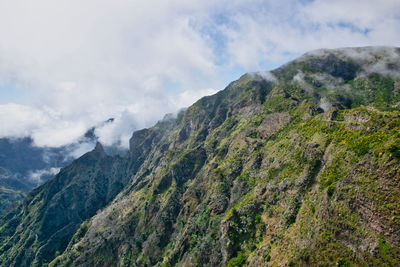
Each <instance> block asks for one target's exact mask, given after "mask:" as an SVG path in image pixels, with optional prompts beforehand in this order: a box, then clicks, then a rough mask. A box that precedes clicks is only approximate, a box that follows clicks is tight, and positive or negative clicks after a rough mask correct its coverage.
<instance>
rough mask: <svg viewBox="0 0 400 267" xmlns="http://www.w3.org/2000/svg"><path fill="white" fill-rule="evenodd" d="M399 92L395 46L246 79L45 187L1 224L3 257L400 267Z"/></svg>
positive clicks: (70, 262) (315, 59) (309, 57)
mask: <svg viewBox="0 0 400 267" xmlns="http://www.w3.org/2000/svg"><path fill="white" fill-rule="evenodd" d="M399 90H400V49H398V48H390V47H367V48H354V49H339V50H320V51H314V52H312V53H308V54H306V55H304V56H303V57H301V58H299V59H297V60H295V61H293V62H290V63H288V64H287V65H285V66H283V67H281V68H279V69H277V70H274V71H272V72H263V73H252V74H246V75H244V76H242V77H241V78H240V79H239V80H237V81H235V82H233V83H231V84H230V85H229V86H228V87H227V88H226V89H225V90H223V91H220V92H219V93H217V94H216V95H213V96H210V97H205V98H203V99H201V100H199V101H198V102H196V103H195V104H194V105H192V106H191V107H189V108H188V109H187V110H186V111H185V112H181V113H180V114H178V116H177V118H176V119H169V120H164V121H161V122H159V123H158V124H156V125H155V126H154V127H152V128H149V129H144V130H141V131H138V132H135V133H134V134H133V136H132V139H131V142H130V151H129V154H128V155H127V156H126V157H124V158H120V157H109V156H107V155H105V154H104V152H102V150H101V147H100V145H98V147H97V148H96V150H95V151H93V152H90V153H89V154H87V155H85V156H83V157H82V158H81V159H78V160H76V161H75V162H74V163H73V164H72V165H71V166H69V167H66V168H64V169H63V170H62V171H61V172H60V174H59V175H57V176H56V177H55V178H54V179H53V180H51V181H49V182H47V183H46V184H44V185H43V186H41V187H39V188H37V189H36V190H35V191H34V192H32V193H31V194H30V195H29V196H28V197H27V198H26V199H25V200H24V202H23V203H22V204H21V205H19V206H18V207H16V208H14V209H13V210H11V211H10V212H8V213H7V214H6V215H5V216H4V217H3V218H2V219H1V224H0V225H1V226H0V238H1V242H2V244H3V245H2V247H1V248H0V254H1V256H0V262H1V264H2V266H10V265H14V266H29V265H32V266H40V265H42V264H44V263H48V262H50V261H51V263H50V265H52V266H109V265H113V266H157V265H159V266H173V265H178V266H207V265H208V266H226V265H227V266H242V265H248V266H260V265H272V266H275V265H292V264H297V265H304V266H306V265H319V264H325V265H335V264H338V265H343V266H346V265H351V264H358V265H368V264H372V265H381V264H387V265H397V264H399V262H400V242H399V240H400V238H399V237H400V171H399V170H400V113H399V111H398V109H399V107H400V94H399ZM88 157H89V158H90V160H87V158H88ZM76 166H80V167H79V168H78V167H76ZM91 173H94V174H93V175H91ZM99 177H102V179H108V180H107V181H108V182H106V184H109V183H110V182H116V181H117V182H118V184H119V186H118V187H117V189H115V190H111V192H112V193H108V192H110V188H109V187H108V188H106V189H104V188H102V189H99V188H96V186H94V187H92V186H88V185H91V184H92V183H94V184H95V185H97V186H100V185H103V186H104V182H103V181H102V179H99ZM71 183H73V184H74V185H75V186H76V187H80V188H84V189H81V190H77V189H75V188H74V187H71ZM76 192H80V193H79V195H78V193H76ZM105 192H107V193H105ZM118 192H119V194H117V193H118ZM93 194H95V195H99V197H98V198H93ZM105 195H106V196H107V197H105ZM114 196H115V197H114ZM102 197H104V198H105V201H102V202H101V201H100V199H102ZM99 201H100V202H99ZM82 203H86V205H82ZM82 206H84V207H86V208H83V207H82ZM97 209H100V210H99V211H97ZM75 214H79V216H75ZM59 215H60V216H61V215H62V216H61V218H62V219H60V218H59V217H58V216H59ZM79 224H80V227H79ZM78 227H79V229H77V228H78ZM65 229H68V230H67V231H66V230H65ZM69 229H70V230H69ZM65 233H67V234H65ZM72 235H73V236H72ZM67 244H68V245H67Z"/></svg>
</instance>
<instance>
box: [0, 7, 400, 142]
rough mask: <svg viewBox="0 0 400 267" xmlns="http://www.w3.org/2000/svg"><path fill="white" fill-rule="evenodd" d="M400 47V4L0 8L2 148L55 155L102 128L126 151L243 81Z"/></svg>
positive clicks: (102, 137) (105, 135)
mask: <svg viewBox="0 0 400 267" xmlns="http://www.w3.org/2000/svg"><path fill="white" fill-rule="evenodd" d="M399 36H400V1H398V0H328V1H324V0H315V1H306V0H297V1H295V0H281V1H273V0H266V1H262V0H246V1H240V0H230V1H226V0H220V1H215V0H213V1H211V0H210V1H208V0H169V1H165V0H157V1H156V0H145V1H144V0H143V1H139V0H135V1H133V0H113V1H109V0H84V1H82V0H79V1H78V0H57V1H54V0H36V1H31V0H13V1H7V0H0V125H1V126H0V137H10V136H11V137H24V136H31V137H32V138H33V140H34V143H35V145H36V146H50V147H59V146H63V145H67V144H70V143H73V142H76V140H78V139H79V138H80V137H81V136H82V135H83V134H84V133H85V131H86V130H87V129H88V128H90V127H92V126H96V125H101V126H99V127H98V129H97V130H96V134H97V135H98V136H99V138H100V142H102V143H103V144H106V145H112V144H119V145H120V146H122V147H127V146H128V140H129V138H130V137H131V135H132V132H133V131H134V130H138V129H140V128H144V127H150V126H152V125H153V124H154V123H155V122H156V121H157V120H159V119H162V118H163V116H164V114H166V113H174V112H177V111H178V110H179V109H181V108H183V107H187V106H190V105H191V104H192V103H194V102H195V101H196V100H197V99H199V98H201V97H202V96H205V95H210V94H213V93H215V92H217V91H218V90H221V89H223V88H224V87H225V86H226V85H227V84H228V83H229V82H231V81H233V80H235V79H238V78H239V77H240V76H241V75H242V74H244V73H246V72H253V71H262V70H271V69H274V68H276V67H278V66H280V65H282V64H284V63H286V62H287V61H289V60H292V59H294V58H296V57H297V56H299V55H301V54H303V53H305V52H307V51H310V50H314V49H319V48H338V47H350V46H370V45H388V46H400V38H399ZM109 118H114V119H115V120H114V122H113V123H108V124H102V122H104V121H105V120H107V119H109Z"/></svg>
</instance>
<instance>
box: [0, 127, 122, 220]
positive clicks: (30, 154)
mask: <svg viewBox="0 0 400 267" xmlns="http://www.w3.org/2000/svg"><path fill="white" fill-rule="evenodd" d="M112 122H113V119H109V120H107V121H106V122H104V123H112ZM95 129H96V127H92V128H90V129H89V130H88V131H87V132H86V133H85V134H84V136H82V137H81V138H80V139H79V140H78V141H77V142H75V143H73V144H70V145H67V146H62V147H37V146H35V145H34V142H33V140H32V138H30V137H25V138H0V199H1V202H0V214H1V213H3V212H4V210H5V209H7V208H8V207H9V206H10V205H12V203H13V202H15V201H18V200H21V199H23V198H24V197H25V195H26V193H28V192H29V191H31V190H32V189H33V188H35V187H37V186H38V185H41V184H42V183H44V182H45V181H47V180H48V179H49V178H51V177H54V175H56V174H57V173H58V172H59V170H60V168H62V167H65V166H67V165H69V164H70V163H71V162H72V160H74V159H75V157H76V154H77V153H78V152H79V151H78V150H82V149H84V150H85V151H83V152H80V153H85V152H87V151H88V150H91V149H93V148H94V146H95V144H96V142H97V139H98V138H97V136H96V135H95ZM108 149H110V150H112V148H108ZM114 150H115V149H114ZM81 155H82V154H81Z"/></svg>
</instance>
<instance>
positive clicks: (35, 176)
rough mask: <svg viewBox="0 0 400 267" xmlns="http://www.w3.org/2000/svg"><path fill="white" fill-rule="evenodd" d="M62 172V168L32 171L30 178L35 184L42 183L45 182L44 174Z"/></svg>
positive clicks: (51, 174)
mask: <svg viewBox="0 0 400 267" xmlns="http://www.w3.org/2000/svg"><path fill="white" fill-rule="evenodd" d="M59 172H60V168H49V169H43V170H36V171H31V172H30V173H29V174H28V176H29V177H28V178H29V180H30V181H31V182H32V183H34V184H37V185H39V184H42V183H43V176H54V175H56V174H58V173H59Z"/></svg>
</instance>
